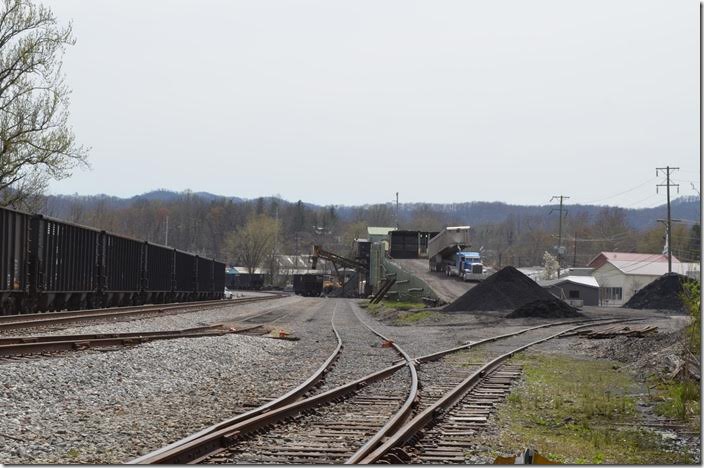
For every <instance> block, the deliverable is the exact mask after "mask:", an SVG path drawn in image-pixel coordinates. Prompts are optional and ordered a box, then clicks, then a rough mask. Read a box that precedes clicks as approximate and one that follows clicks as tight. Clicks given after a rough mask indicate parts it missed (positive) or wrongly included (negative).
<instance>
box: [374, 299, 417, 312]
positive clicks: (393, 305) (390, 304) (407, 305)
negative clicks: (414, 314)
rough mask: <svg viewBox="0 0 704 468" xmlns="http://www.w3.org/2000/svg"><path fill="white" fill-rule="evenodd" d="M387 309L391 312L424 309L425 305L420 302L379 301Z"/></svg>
mask: <svg viewBox="0 0 704 468" xmlns="http://www.w3.org/2000/svg"><path fill="white" fill-rule="evenodd" d="M381 304H383V305H384V307H386V308H387V309H393V310H404V311H405V310H412V309H425V307H426V306H425V304H423V303H422V302H407V301H388V300H384V301H381Z"/></svg>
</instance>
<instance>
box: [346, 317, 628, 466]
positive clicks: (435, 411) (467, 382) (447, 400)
mask: <svg viewBox="0 0 704 468" xmlns="http://www.w3.org/2000/svg"><path fill="white" fill-rule="evenodd" d="M625 321H629V320H628V319H615V320H609V321H604V322H601V323H600V324H601V325H605V324H608V323H617V322H625ZM592 322H593V321H592ZM591 325H592V323H589V324H585V325H578V326H576V327H571V328H568V329H567V330H563V331H561V332H559V333H555V334H553V335H550V336H548V337H546V338H541V339H539V340H535V341H532V342H530V343H528V344H525V345H522V346H519V347H517V348H515V349H513V350H511V351H509V352H508V353H504V354H502V355H500V356H499V357H497V358H494V359H492V360H491V361H489V362H488V363H486V364H485V365H483V366H482V367H481V368H479V369H478V370H477V371H475V372H474V373H472V374H471V375H470V376H468V377H467V378H466V379H464V380H463V381H462V382H460V383H459V384H457V386H456V387H455V388H454V389H452V390H451V391H449V392H448V393H446V394H445V395H443V396H442V397H441V398H440V399H438V400H437V401H436V402H435V403H433V404H432V405H430V406H429V407H427V408H426V409H425V410H423V411H422V412H421V413H419V414H418V415H416V416H415V417H414V418H413V419H412V420H411V421H410V422H408V423H407V424H406V425H404V426H403V427H402V428H400V429H399V430H398V431H396V433H394V434H393V435H392V436H390V437H389V438H388V439H387V440H386V441H385V442H384V443H383V444H382V445H381V446H379V447H378V448H377V449H376V450H374V451H373V452H372V453H370V454H369V455H367V456H366V457H364V458H362V459H361V460H356V461H355V462H356V463H360V464H371V463H375V462H377V461H380V460H381V458H382V457H383V456H384V455H386V454H387V453H388V452H389V451H390V450H391V449H393V448H395V447H400V446H402V445H403V444H404V443H406V442H407V441H409V440H410V439H411V438H412V437H413V436H414V435H415V434H417V433H418V432H419V431H420V430H421V429H423V428H424V427H426V426H427V425H428V424H429V423H431V422H432V421H434V420H435V419H437V418H438V417H441V416H442V415H443V414H444V413H445V412H447V410H448V409H450V408H452V407H453V406H455V405H456V404H457V403H458V402H459V401H460V400H462V399H463V398H464V397H465V396H466V395H467V393H469V392H470V391H471V390H472V388H474V387H475V386H476V385H477V384H478V383H479V382H480V381H481V380H482V379H483V378H484V377H485V376H486V375H488V374H490V373H491V372H492V371H494V370H495V369H496V368H497V367H498V366H499V365H500V364H501V363H503V361H505V360H507V359H509V358H510V357H512V356H513V355H514V354H516V353H519V352H521V351H523V350H525V349H527V348H529V347H531V346H535V345H537V344H540V343H543V342H545V341H548V340H551V339H553V338H556V337H558V336H560V335H563V334H565V333H569V332H571V331H574V330H578V329H580V328H584V327H589V326H591ZM477 344H479V343H478V342H477V343H473V345H474V346H476V345H477Z"/></svg>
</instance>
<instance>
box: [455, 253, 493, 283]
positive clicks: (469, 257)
mask: <svg viewBox="0 0 704 468" xmlns="http://www.w3.org/2000/svg"><path fill="white" fill-rule="evenodd" d="M454 270H455V271H454V272H453V275H452V276H458V277H459V278H461V279H463V280H464V281H471V280H475V281H481V280H483V279H484V278H485V277H486V271H485V269H484V264H483V263H482V257H481V254H480V253H479V252H469V251H462V252H457V254H455V268H454Z"/></svg>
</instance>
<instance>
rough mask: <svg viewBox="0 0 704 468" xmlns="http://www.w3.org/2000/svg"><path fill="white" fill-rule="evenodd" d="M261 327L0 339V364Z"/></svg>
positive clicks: (251, 329)
mask: <svg viewBox="0 0 704 468" xmlns="http://www.w3.org/2000/svg"><path fill="white" fill-rule="evenodd" d="M263 326H264V325H253V326H250V327H245V328H238V329H231V328H228V327H225V326H223V325H210V326H207V327H197V328H188V329H184V330H164V331H155V332H132V333H94V334H85V335H48V336H18V337H9V338H2V337H0V362H2V361H3V360H6V361H9V362H12V361H14V360H16V359H21V358H25V357H27V356H33V357H36V356H37V355H40V356H44V357H49V356H55V355H56V354H57V353H61V352H65V351H81V350H85V349H92V348H103V347H115V346H134V345H138V344H142V343H147V342H149V341H156V340H171V339H177V338H203V337H208V336H222V335H226V334H243V333H249V332H252V331H254V330H256V329H260V328H262V327H263Z"/></svg>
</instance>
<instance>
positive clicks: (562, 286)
mask: <svg viewBox="0 0 704 468" xmlns="http://www.w3.org/2000/svg"><path fill="white" fill-rule="evenodd" d="M538 284H539V285H540V286H542V287H544V288H545V289H547V290H548V291H549V292H550V293H551V294H552V295H553V296H555V297H557V298H559V299H563V300H565V301H568V302H572V303H573V304H577V305H580V304H581V305H587V306H596V305H599V283H597V281H596V278H594V277H593V276H565V277H563V278H559V279H553V280H547V281H539V282H538Z"/></svg>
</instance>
